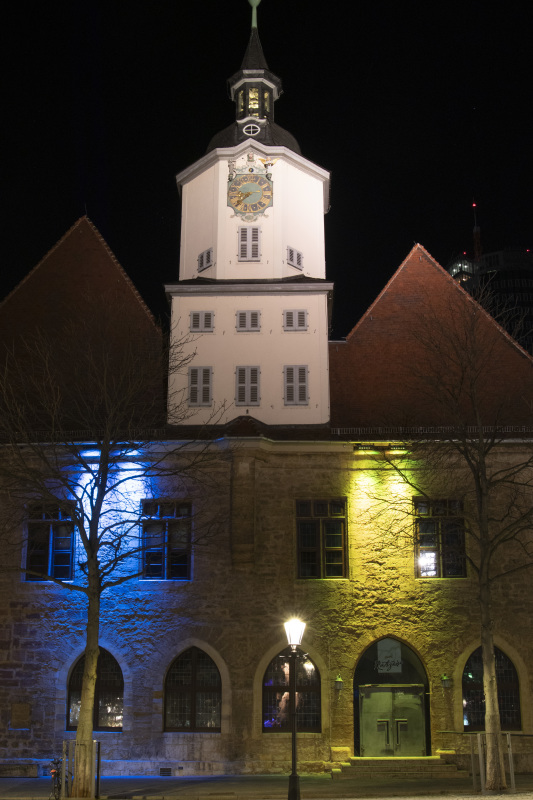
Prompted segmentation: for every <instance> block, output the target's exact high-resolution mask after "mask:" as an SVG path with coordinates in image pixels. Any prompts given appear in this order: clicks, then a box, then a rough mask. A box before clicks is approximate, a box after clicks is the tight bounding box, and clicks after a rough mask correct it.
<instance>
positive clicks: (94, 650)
mask: <svg viewBox="0 0 533 800" xmlns="http://www.w3.org/2000/svg"><path fill="white" fill-rule="evenodd" d="M185 351H187V353H188V355H186V354H185ZM193 354H194V353H193V347H191V342H190V341H189V342H185V343H183V342H181V343H179V344H178V345H174V346H173V348H172V349H171V350H170V352H169V351H168V348H166V347H165V346H164V343H163V337H162V335H161V332H160V331H159V329H158V328H157V327H156V326H155V325H154V324H153V322H152V321H151V320H150V319H149V318H148V316H147V317H146V319H144V318H141V319H139V316H138V314H132V313H131V306H126V305H124V304H123V302H122V301H121V299H120V298H118V297H115V296H112V295H111V296H107V297H99V298H98V299H97V300H92V301H91V299H90V298H87V302H86V304H85V306H84V308H83V313H79V312H78V313H77V314H73V313H70V312H69V311H68V310H66V309H64V310H63V313H61V312H60V311H58V314H57V325H56V327H55V328H54V330H53V331H50V330H47V331H46V332H42V331H41V330H39V329H37V330H35V331H33V333H30V334H28V336H27V337H25V338H24V340H20V338H19V339H18V340H17V341H15V342H11V343H10V344H9V345H7V346H6V348H5V350H4V352H3V354H2V359H1V374H0V486H1V489H2V493H3V499H4V503H3V506H4V509H5V510H6V515H5V517H4V522H3V529H2V531H1V535H2V544H3V546H4V547H7V546H8V545H9V544H14V545H15V546H16V547H17V548H18V552H19V554H20V535H21V530H23V525H22V521H23V520H22V514H23V513H25V512H24V509H25V508H27V507H28V506H29V507H33V508H34V507H35V506H38V508H39V509H40V510H39V512H38V513H40V514H42V515H43V517H44V518H46V517H47V516H53V514H56V515H57V517H58V518H60V519H61V523H62V524H61V526H60V531H61V535H62V536H63V537H64V538H68V536H73V535H74V534H73V532H74V531H75V532H76V539H77V541H78V543H79V546H78V548H77V549H74V553H75V554H76V561H77V563H76V564H75V565H74V568H73V569H68V568H66V564H65V563H59V564H58V563H56V564H53V563H49V560H48V558H46V557H44V556H43V554H42V548H43V542H42V540H40V539H39V537H38V536H37V538H36V537H33V539H32V538H31V537H29V536H28V535H27V534H26V540H25V542H24V547H25V548H26V557H25V560H24V562H23V563H22V566H20V555H19V556H18V559H19V564H18V565H17V568H18V569H22V570H23V571H25V573H26V577H27V579H28V578H29V579H44V580H49V581H53V582H54V583H56V584H58V585H60V586H63V587H64V588H65V589H66V590H69V591H73V592H81V593H83V594H85V596H86V597H87V628H86V646H85V665H84V673H83V682H82V692H81V707H80V711H79V719H78V727H77V736H76V743H77V747H76V769H75V782H74V796H76V797H88V796H91V791H92V780H93V774H92V769H93V767H92V764H91V753H92V735H93V710H94V697H95V685H96V677H97V662H98V654H99V646H98V642H99V625H100V602H101V596H102V593H103V592H104V591H108V590H111V589H113V587H116V586H118V585H120V584H122V583H124V582H125V581H128V580H131V579H132V578H135V577H138V576H139V575H141V574H142V573H143V557H142V556H143V549H144V543H143V541H142V537H140V536H139V528H140V522H141V515H142V507H141V502H140V498H143V497H144V498H150V497H154V496H155V497H165V496H167V497H174V498H175V497H186V496H189V497H190V495H191V492H193V491H194V488H193V487H198V486H199V485H201V486H202V489H203V490H205V489H206V488H208V487H207V486H206V484H209V485H210V486H211V487H212V485H213V484H214V481H215V480H216V478H215V473H217V469H218V474H220V466H221V463H222V462H221V460H220V458H219V454H218V453H217V448H216V445H214V444H211V443H210V441H209V438H210V437H209V431H208V430H206V428H205V427H204V428H203V429H202V430H201V431H199V430H198V429H197V430H196V432H193V431H192V430H189V433H188V435H187V436H186V438H185V439H184V438H183V434H182V435H181V436H180V438H179V440H176V431H177V430H179V426H184V425H186V423H187V421H188V406H187V403H186V398H184V397H183V396H181V395H179V396H177V397H171V398H167V397H166V384H167V375H168V370H169V369H170V370H171V371H180V370H184V369H187V365H188V363H189V361H190V359H191V358H192V355H193ZM169 365H170V366H169ZM167 412H168V413H170V414H171V416H172V420H173V423H174V425H176V426H178V427H177V428H176V429H174V428H173V429H169V428H168V426H166V422H165V421H166V418H167V417H166V414H167ZM217 412H218V409H214V414H213V422H216V421H217ZM200 433H201V434H202V436H201V438H200ZM217 465H218V466H217ZM222 469H223V466H222ZM52 507H53V509H54V511H53V512H52V511H51V510H50V509H51V508H52ZM7 512H9V513H7ZM26 514H27V512H26ZM219 521H220V520H217V519H216V518H214V517H213V516H212V515H211V516H210V515H209V514H204V515H203V517H202V515H201V511H200V512H199V515H198V518H197V519H196V524H195V526H194V531H195V541H196V542H198V540H200V539H202V538H204V539H205V538H206V537H208V536H212V535H213V532H214V530H215V529H216V525H217V522H219ZM183 547H187V543H186V542H184V543H183Z"/></svg>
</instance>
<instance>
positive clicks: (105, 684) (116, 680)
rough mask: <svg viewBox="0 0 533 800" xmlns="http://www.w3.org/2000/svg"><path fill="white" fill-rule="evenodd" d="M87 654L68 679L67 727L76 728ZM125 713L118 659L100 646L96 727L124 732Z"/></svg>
mask: <svg viewBox="0 0 533 800" xmlns="http://www.w3.org/2000/svg"><path fill="white" fill-rule="evenodd" d="M84 667H85V656H84V655H83V656H82V657H81V658H80V659H78V661H77V662H76V664H75V666H74V669H73V670H72V672H71V675H70V679H69V682H68V702H67V715H68V716H67V730H69V731H75V730H76V728H77V727H78V719H79V715H80V707H81V685H82V681H83V670H84ZM123 713H124V678H123V676H122V670H121V669H120V665H119V663H118V661H117V660H116V658H114V657H113V656H112V655H111V653H108V651H107V650H104V648H103V647H101V648H100V653H99V655H98V662H97V667H96V686H95V691H94V717H93V730H95V731H121V730H122V717H123Z"/></svg>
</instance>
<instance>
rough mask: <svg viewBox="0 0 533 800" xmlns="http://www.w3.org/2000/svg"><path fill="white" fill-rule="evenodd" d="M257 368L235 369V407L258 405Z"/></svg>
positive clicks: (258, 371)
mask: <svg viewBox="0 0 533 800" xmlns="http://www.w3.org/2000/svg"><path fill="white" fill-rule="evenodd" d="M259 373H260V370H259V367H237V370H236V392H235V403H236V405H241V406H242V405H259Z"/></svg>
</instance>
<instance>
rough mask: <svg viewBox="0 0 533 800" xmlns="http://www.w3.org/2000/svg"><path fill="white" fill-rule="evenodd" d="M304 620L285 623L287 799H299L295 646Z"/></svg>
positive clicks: (300, 636)
mask: <svg viewBox="0 0 533 800" xmlns="http://www.w3.org/2000/svg"><path fill="white" fill-rule="evenodd" d="M304 630H305V622H302V621H301V620H299V619H290V620H289V621H288V622H286V623H285V633H286V634H287V641H288V643H289V645H290V648H291V660H290V664H289V716H290V718H291V740H292V771H291V774H290V776H289V798H288V800H300V777H299V775H298V770H297V763H296V648H297V647H298V645H299V644H300V643H301V641H302V636H303V635H304Z"/></svg>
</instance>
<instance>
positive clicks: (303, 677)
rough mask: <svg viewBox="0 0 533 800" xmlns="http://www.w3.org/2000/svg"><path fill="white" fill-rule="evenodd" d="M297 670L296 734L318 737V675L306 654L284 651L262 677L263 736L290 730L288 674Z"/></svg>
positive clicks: (295, 699) (319, 724) (275, 658)
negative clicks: (312, 734)
mask: <svg viewBox="0 0 533 800" xmlns="http://www.w3.org/2000/svg"><path fill="white" fill-rule="evenodd" d="M294 669H295V670H296V675H295V676H294V677H295V683H296V696H295V698H294V706H295V709H296V725H297V728H298V730H299V731H307V732H309V733H320V730H321V719H320V673H319V671H318V668H317V666H316V664H315V663H314V662H313V661H311V659H310V658H309V656H308V655H307V653H305V652H304V651H303V650H301V649H300V648H298V649H297V650H296V653H294V654H293V653H292V652H291V650H290V648H289V647H287V648H286V649H285V650H282V652H281V653H279V654H278V655H277V656H275V657H274V658H273V659H272V661H271V662H270V664H269V665H268V667H267V669H266V672H265V674H264V676H263V733H284V732H289V731H290V729H291V721H290V717H289V708H290V694H289V693H290V686H291V680H290V678H291V671H292V670H294Z"/></svg>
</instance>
